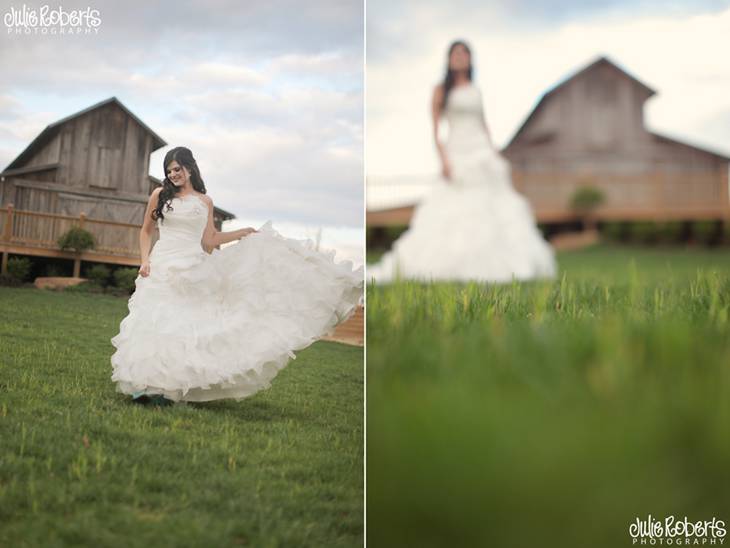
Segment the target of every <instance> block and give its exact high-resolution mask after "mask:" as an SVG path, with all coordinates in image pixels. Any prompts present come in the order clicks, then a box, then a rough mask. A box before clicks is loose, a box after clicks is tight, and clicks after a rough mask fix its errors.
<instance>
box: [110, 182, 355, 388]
mask: <svg viewBox="0 0 730 548" xmlns="http://www.w3.org/2000/svg"><path fill="white" fill-rule="evenodd" d="M172 206H173V208H174V209H173V210H170V211H165V219H164V222H161V221H160V220H158V221H157V226H158V228H159V231H160V238H159V240H158V241H157V242H156V243H155V245H154V247H153V248H152V251H151V253H150V274H149V276H147V277H143V276H141V275H139V276H137V279H136V280H135V286H136V288H135V291H134V293H133V294H132V296H131V297H130V299H129V302H128V308H129V314H128V315H127V316H126V317H125V318H124V319H123V320H122V322H121V324H120V331H119V334H118V335H116V336H115V337H114V338H112V339H111V342H112V344H113V346H114V347H115V348H116V352H115V353H114V354H113V355H112V357H111V363H112V370H113V374H112V377H111V378H112V381H114V382H115V383H116V390H117V392H122V393H124V394H130V395H131V394H135V395H137V394H139V393H144V394H150V395H152V394H162V395H163V396H165V397H166V398H169V399H171V400H173V401H181V400H183V401H209V400H215V399H222V398H233V399H236V400H240V399H243V398H245V397H247V396H250V395H252V394H254V393H255V392H258V391H259V390H261V389H263V388H267V387H269V386H270V383H271V381H272V379H273V378H274V377H275V376H276V374H277V373H278V372H279V371H280V370H281V369H282V368H283V367H284V366H285V365H286V364H287V363H288V362H289V360H290V358H295V354H294V351H295V350H300V349H302V348H305V347H307V346H309V345H310V344H312V343H313V342H315V341H316V340H317V339H319V338H320V337H322V336H323V335H325V334H327V333H329V332H331V331H332V330H333V329H334V327H335V326H336V325H337V324H338V323H340V322H342V321H344V320H345V319H347V318H348V317H349V316H350V315H351V314H352V313H353V312H354V311H355V309H356V307H357V305H358V303H359V300H360V297H361V295H362V289H363V283H364V276H363V269H362V267H360V268H358V269H357V270H352V263H351V262H350V261H343V262H338V263H335V261H334V252H328V253H323V252H320V251H317V250H315V249H313V247H312V246H311V241H309V240H294V239H290V238H284V237H283V236H281V235H280V234H279V233H278V232H276V231H275V230H274V229H273V228H272V227H271V223H270V222H267V223H266V224H264V225H263V226H262V227H261V228H260V229H259V232H257V233H253V234H250V235H249V236H246V237H244V238H242V239H240V240H238V241H237V242H236V243H235V244H233V245H228V246H226V247H224V248H222V249H214V250H213V252H212V253H211V254H208V253H206V252H205V251H204V250H203V248H202V246H201V239H202V235H203V232H204V230H205V226H206V222H207V218H208V208H207V206H206V205H205V203H204V202H203V201H202V200H201V199H200V198H199V197H198V196H196V195H194V194H193V195H189V196H186V197H184V198H177V197H176V198H173V199H172Z"/></svg>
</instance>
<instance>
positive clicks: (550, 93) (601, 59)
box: [504, 55, 656, 148]
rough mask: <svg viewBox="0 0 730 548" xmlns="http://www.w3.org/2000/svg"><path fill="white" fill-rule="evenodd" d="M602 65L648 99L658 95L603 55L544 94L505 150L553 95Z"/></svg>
mask: <svg viewBox="0 0 730 548" xmlns="http://www.w3.org/2000/svg"><path fill="white" fill-rule="evenodd" d="M602 64H607V65H610V66H612V67H614V68H615V69H616V70H618V71H619V72H621V73H622V74H623V75H624V76H626V77H627V78H629V79H630V80H632V81H633V82H634V83H636V84H637V85H638V86H639V87H640V88H642V89H644V90H645V91H646V93H647V98H649V97H651V96H652V95H654V94H656V91H655V90H654V89H652V88H650V87H649V86H647V85H646V84H645V83H643V82H642V81H641V80H639V79H638V78H636V77H635V76H633V75H632V74H630V73H629V72H627V71H626V70H624V69H623V68H621V67H620V66H618V65H617V64H616V63H614V62H613V61H611V60H610V59H609V58H608V57H606V56H605V55H602V56H600V57H598V59H596V60H595V61H593V62H591V63H589V64H588V65H586V66H585V67H583V68H582V69H580V70H578V71H576V72H574V73H573V74H571V75H570V76H568V77H566V78H564V79H563V80H561V81H560V82H558V83H557V84H556V85H555V86H553V87H552V88H550V89H549V90H548V91H546V92H545V93H543V95H542V97H540V100H539V101H538V103H537V105H535V107H534V108H533V109H532V112H530V114H529V115H528V116H527V118H525V121H524V122H522V125H521V126H520V128H519V129H518V130H517V131H516V132H515V134H514V135H513V136H512V139H510V142H509V144H507V146H506V147H504V148H509V147H510V146H512V143H514V142H515V141H516V140H517V137H519V136H520V134H521V133H522V132H523V131H524V130H525V129H526V128H527V126H528V125H529V123H530V122H531V121H532V119H533V118H534V117H535V116H536V115H537V113H538V112H539V111H540V110H541V109H542V108H543V105H544V104H545V103H546V102H547V100H548V99H549V98H550V97H552V96H553V95H555V94H556V93H558V92H559V91H561V90H562V88H564V87H565V86H566V85H567V84H568V82H570V81H572V80H574V79H576V78H578V77H579V76H581V75H582V74H585V73H586V72H588V71H589V70H591V69H593V68H594V67H596V66H598V65H602Z"/></svg>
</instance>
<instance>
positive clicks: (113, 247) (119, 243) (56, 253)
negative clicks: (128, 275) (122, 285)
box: [0, 204, 140, 276]
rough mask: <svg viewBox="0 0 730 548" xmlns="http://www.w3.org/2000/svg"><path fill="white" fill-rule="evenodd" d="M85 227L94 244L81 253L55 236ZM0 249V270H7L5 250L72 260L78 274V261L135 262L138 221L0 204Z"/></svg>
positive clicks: (79, 262)
mask: <svg viewBox="0 0 730 548" xmlns="http://www.w3.org/2000/svg"><path fill="white" fill-rule="evenodd" d="M74 226H78V227H80V228H83V229H86V230H88V231H89V232H91V234H92V235H93V236H94V241H95V246H94V248H93V249H89V250H86V251H84V252H83V253H80V254H79V253H74V252H71V251H64V250H61V249H60V248H59V247H58V238H59V237H60V236H61V235H62V234H63V233H64V232H66V231H67V230H68V229H70V228H71V227H74ZM0 227H1V230H2V232H1V233H0V250H2V272H3V273H4V272H6V270H7V259H8V253H18V254H31V255H39V256H49V257H60V258H67V259H72V260H73V261H74V276H79V272H80V264H81V261H82V260H84V261H99V262H111V263H118V264H126V265H130V266H131V265H135V264H139V230H140V225H136V224H132V223H120V222H116V221H105V220H101V219H90V218H88V217H86V215H85V214H84V213H81V214H79V215H78V216H71V215H61V214H57V213H44V212H40V211H26V210H22V209H15V207H14V206H13V204H8V205H7V206H6V207H0Z"/></svg>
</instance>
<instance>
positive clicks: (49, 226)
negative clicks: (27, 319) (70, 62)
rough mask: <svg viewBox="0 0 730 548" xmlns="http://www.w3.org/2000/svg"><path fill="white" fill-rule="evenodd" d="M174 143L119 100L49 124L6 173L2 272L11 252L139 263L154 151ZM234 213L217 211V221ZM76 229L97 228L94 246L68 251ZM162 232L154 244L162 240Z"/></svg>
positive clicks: (1, 176)
mask: <svg viewBox="0 0 730 548" xmlns="http://www.w3.org/2000/svg"><path fill="white" fill-rule="evenodd" d="M166 145H167V143H166V142H165V141H164V140H163V139H162V138H161V137H160V136H159V135H157V134H156V133H155V132H154V131H152V130H151V129H150V128H149V127H148V126H147V125H146V124H145V123H144V122H142V121H141V120H140V119H139V118H138V117H137V116H135V115H134V114H133V113H132V112H131V111H130V110H129V109H128V108H127V107H125V106H124V105H123V104H122V103H121V102H120V101H119V100H118V99H117V98H116V97H111V98H110V99H107V100H105V101H101V102H100V103H97V104H95V105H92V106H90V107H89V108H86V109H84V110H82V111H80V112H77V113H75V114H72V115H70V116H68V117H66V118H63V119H61V120H58V121H57V122H54V123H52V124H50V125H49V126H47V127H46V128H45V129H44V130H43V131H42V132H41V133H40V134H39V135H38V136H37V137H36V138H35V139H33V141H32V142H31V143H30V144H29V145H28V146H27V147H26V149H25V150H23V151H22V152H21V153H20V154H19V155H18V157H17V158H15V160H13V161H12V162H11V163H10V164H9V165H8V166H7V167H6V168H5V169H4V170H3V171H2V173H0V231H1V232H0V250H2V272H3V273H4V272H5V271H6V265H7V258H8V255H9V254H17V255H27V256H42V257H56V258H67V259H73V260H74V261H75V268H74V275H75V276H78V275H79V268H80V262H81V261H91V262H102V263H111V264H120V265H129V266H138V265H139V229H140V227H141V226H142V220H143V215H144V212H145V208H146V206H147V201H148V199H149V195H150V193H151V192H152V190H153V189H154V188H155V187H157V186H159V185H160V184H161V181H160V180H159V179H157V178H155V177H152V176H151V175H149V164H150V155H151V154H152V152H153V151H155V150H157V149H159V148H161V147H164V146H166ZM233 218H234V215H233V214H231V213H229V212H227V211H225V210H223V209H220V208H216V209H215V224H216V226H217V227H218V229H219V230H220V229H221V225H222V222H223V221H224V220H228V219H233ZM72 226H81V227H83V228H85V229H86V230H88V231H90V232H91V233H92V234H93V235H94V238H95V240H96V246H95V248H94V249H91V250H88V251H84V252H83V253H81V254H80V255H78V254H75V253H71V252H69V251H63V250H61V249H59V247H58V245H57V243H56V242H57V240H58V237H59V236H60V235H61V234H63V233H64V232H65V231H67V230H68V229H69V228H70V227H72ZM156 238H157V234H155V235H154V237H153V241H154V240H156Z"/></svg>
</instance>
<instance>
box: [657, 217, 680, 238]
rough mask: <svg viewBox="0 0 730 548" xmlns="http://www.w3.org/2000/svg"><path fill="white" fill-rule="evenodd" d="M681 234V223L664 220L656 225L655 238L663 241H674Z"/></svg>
mask: <svg viewBox="0 0 730 548" xmlns="http://www.w3.org/2000/svg"><path fill="white" fill-rule="evenodd" d="M681 236H682V223H681V222H679V221H664V222H661V223H659V224H658V225H657V239H658V240H659V241H661V242H664V243H675V242H677V241H679V238H680V237H681Z"/></svg>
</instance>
